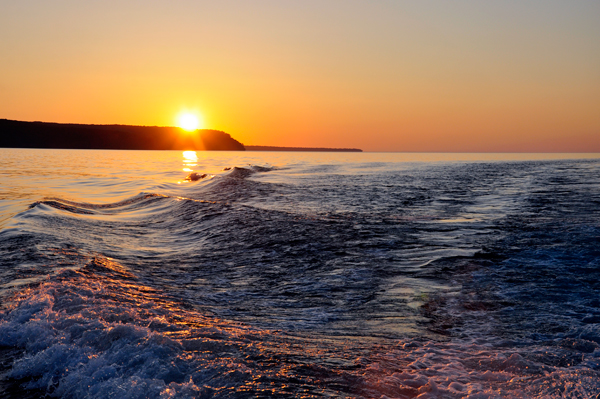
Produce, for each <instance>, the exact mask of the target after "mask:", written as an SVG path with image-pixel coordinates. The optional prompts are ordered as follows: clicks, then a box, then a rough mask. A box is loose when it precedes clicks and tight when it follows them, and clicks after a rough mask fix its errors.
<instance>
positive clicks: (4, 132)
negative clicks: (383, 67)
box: [0, 119, 362, 152]
mask: <svg viewBox="0 0 600 399" xmlns="http://www.w3.org/2000/svg"><path fill="white" fill-rule="evenodd" d="M0 148H54V149H76V150H85V149H88V150H184V151H185V150H192V151H304V152H362V150H360V149H358V148H319V147H276V146H263V145H248V146H244V145H243V144H242V143H240V142H239V141H237V140H235V139H234V138H233V137H231V136H230V135H229V134H228V133H225V132H222V131H219V130H212V129H198V130H196V131H194V132H189V133H186V132H184V131H182V129H181V128H178V127H169V126H132V125H86V124H75V123H50V122H24V121H15V120H9V119H0Z"/></svg>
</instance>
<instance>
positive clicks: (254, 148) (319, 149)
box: [244, 145, 363, 152]
mask: <svg viewBox="0 0 600 399" xmlns="http://www.w3.org/2000/svg"><path fill="white" fill-rule="evenodd" d="M244 147H245V148H246V151H298V152H300V151H304V152H363V150H361V149H359V148H322V147H276V146H269V145H244Z"/></svg>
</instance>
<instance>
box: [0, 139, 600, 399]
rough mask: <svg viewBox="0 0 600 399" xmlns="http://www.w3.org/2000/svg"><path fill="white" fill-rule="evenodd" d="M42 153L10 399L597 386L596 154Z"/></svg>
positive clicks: (10, 290)
mask: <svg viewBox="0 0 600 399" xmlns="http://www.w3.org/2000/svg"><path fill="white" fill-rule="evenodd" d="M27 151H29V152H27ZM35 151H36V150H2V156H3V157H4V159H5V160H8V162H7V163H6V165H9V166H8V167H6V168H4V169H3V171H2V175H0V181H1V182H2V191H1V192H0V202H2V206H3V208H2V209H3V210H4V213H3V219H0V221H2V225H1V227H2V229H1V230H0V261H1V264H0V284H1V285H0V297H1V301H2V302H1V303H2V310H1V313H0V373H1V374H0V375H1V376H0V397H6V398H21V397H31V398H34V397H41V396H44V395H47V396H49V397H60V398H110V397H123V398H157V397H160V398H188V397H194V398H195V397H203V398H204V397H207V398H208V397H223V398H225V397H227V398H238V397H377V398H379V397H397V398H413V397H419V398H472V399H474V398H515V397H522V398H594V397H596V396H597V395H599V394H600V324H599V323H600V295H599V292H600V283H599V281H600V160H599V159H598V158H597V157H595V156H590V157H589V159H575V158H574V159H568V158H569V157H568V156H563V157H560V156H554V157H552V156H548V157H546V158H544V157H539V156H538V157H530V158H531V159H528V157H527V156H521V157H515V156H505V157H504V158H503V157H501V156H495V157H494V156H485V155H482V156H480V157H479V158H478V157H468V156H462V157H461V156H458V155H457V156H455V157H454V158H452V157H451V156H438V157H436V156H434V155H432V156H430V157H429V159H426V160H424V161H419V160H418V159H414V157H413V158H412V159H406V158H402V155H393V154H391V155H390V154H387V155H385V154H380V155H377V154H354V155H351V156H346V155H340V154H334V155H331V156H330V158H328V156H327V155H322V154H320V155H314V156H313V155H294V154H285V155H282V154H279V155H272V154H268V153H255V154H245V155H239V154H231V153H230V154H224V155H219V156H216V155H214V156H212V155H211V156H208V155H205V154H202V153H198V154H197V155H196V154H189V153H188V154H186V155H184V157H183V159H182V156H181V154H180V153H179V154H177V153H160V152H147V153H141V154H140V153H136V154H135V155H132V153H134V152H126V151H125V152H118V151H99V152H86V151H72V152H62V153H58V155H57V153H52V154H50V153H48V152H46V153H44V154H45V156H44V157H43V158H42V157H40V154H41V153H40V152H39V150H38V152H35ZM92 155H93V156H92ZM52 157H54V158H52ZM132 157H137V158H135V162H134V161H132V159H133V158H132ZM92 158H93V159H92ZM560 158H563V159H560ZM579 158H585V157H579ZM69 159H70V161H69ZM81 159H84V160H83V161H82V160H81ZM27 160H29V162H26V161H27ZM31 160H33V162H34V163H37V164H43V165H44V167H41V166H36V167H34V168H33V169H32V167H31V165H32V162H31ZM77 160H79V161H77ZM74 162H75V163H76V162H81V165H80V167H72V168H70V167H69V165H73V163H74ZM182 163H183V166H185V170H184V171H182V170H181V166H182ZM248 163H250V164H248ZM229 168H231V169H229ZM224 169H227V170H224ZM191 172H196V173H198V174H199V175H201V174H205V173H206V176H205V177H203V178H201V179H199V180H197V181H185V179H184V178H185V176H186V175H187V174H188V173H191Z"/></svg>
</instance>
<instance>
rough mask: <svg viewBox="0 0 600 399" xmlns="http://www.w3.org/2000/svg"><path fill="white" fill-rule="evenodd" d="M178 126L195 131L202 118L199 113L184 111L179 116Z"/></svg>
mask: <svg viewBox="0 0 600 399" xmlns="http://www.w3.org/2000/svg"><path fill="white" fill-rule="evenodd" d="M177 126H179V127H180V128H182V129H183V130H187V131H188V132H191V131H194V130H196V129H198V128H199V127H200V120H199V118H198V116H197V115H194V114H191V113H183V114H181V115H179V117H178V118H177Z"/></svg>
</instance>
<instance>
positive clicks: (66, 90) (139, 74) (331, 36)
mask: <svg viewBox="0 0 600 399" xmlns="http://www.w3.org/2000/svg"><path fill="white" fill-rule="evenodd" d="M523 3H524V4H523ZM599 20H600V2H598V1H597V0H593V1H577V2H566V1H554V0H544V1H542V0H537V1H527V2H518V1H502V2H498V1H455V2H447V1H427V0H424V1H418V2H416V1H415V2H409V1H400V0H398V1H391V0H387V1H384V0H381V1H373V2H367V1H349V0H343V1H342V0H331V1H325V2H324V1H275V0H273V1H260V0H258V1H252V2H246V1H244V2H242V1H219V2H213V1H210V2H209V1H177V2H167V1H128V2H126V4H125V5H123V4H122V2H116V1H103V2H81V1H59V0H57V1H26V0H25V1H19V2H16V1H15V2H4V3H3V5H2V13H0V38H1V39H2V40H0V54H1V56H2V59H1V62H0V118H7V119H17V120H28V121H33V120H40V121H48V122H72V123H96V124H115V123H118V124H135V125H161V126H171V125H174V124H175V123H176V117H177V115H178V114H179V113H180V112H181V111H182V110H184V109H188V110H191V111H196V112H199V113H200V114H201V115H202V116H203V119H204V122H205V126H204V127H207V128H214V129H220V130H224V131H226V132H228V133H230V134H231V135H232V136H233V137H235V138H236V139H238V140H239V141H241V142H243V143H244V144H257V145H258V144H260V145H278V146H305V147H315V146H322V147H358V148H362V149H364V150H368V151H454V152H462V151H464V152H469V151H494V152H505V151H506V152H510V151H519V152H522V151H525V152H528V151H532V152H534V151H540V152H544V151H549V152H555V151H562V152H600V23H598V21H599Z"/></svg>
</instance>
